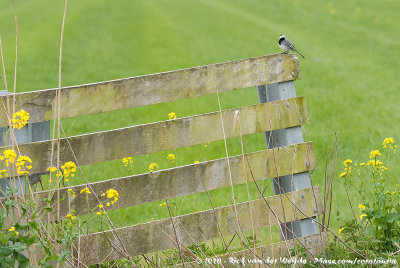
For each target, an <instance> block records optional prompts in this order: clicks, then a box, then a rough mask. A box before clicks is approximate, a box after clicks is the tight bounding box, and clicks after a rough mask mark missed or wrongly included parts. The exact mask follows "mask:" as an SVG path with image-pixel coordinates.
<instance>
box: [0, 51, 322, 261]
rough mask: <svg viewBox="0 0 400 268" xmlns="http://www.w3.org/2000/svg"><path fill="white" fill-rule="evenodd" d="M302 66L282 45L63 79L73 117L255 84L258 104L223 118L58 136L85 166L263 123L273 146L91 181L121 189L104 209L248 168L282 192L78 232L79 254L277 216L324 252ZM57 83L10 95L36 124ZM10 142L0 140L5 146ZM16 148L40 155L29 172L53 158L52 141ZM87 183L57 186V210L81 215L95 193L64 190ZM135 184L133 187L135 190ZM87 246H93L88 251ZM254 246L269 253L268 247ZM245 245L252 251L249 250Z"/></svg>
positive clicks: (96, 256) (222, 182) (233, 177)
mask: <svg viewBox="0 0 400 268" xmlns="http://www.w3.org/2000/svg"><path fill="white" fill-rule="evenodd" d="M298 74H299V62H298V59H297V58H296V57H295V56H293V55H291V54H276V55H269V56H262V57H257V58H251V59H245V60H239V61H232V62H226V63H220V64H213V65H207V66H201V67H196V68H190V69H184V70H178V71H172V72H166V73H159V74H153V75H146V76H139V77H133V78H127V79H120V80H114V81H107V82H101V83H95V84H88V85H82V86H74V87H66V88H62V89H61V91H60V94H61V102H62V111H61V117H62V118H69V117H75V116H82V115H87V114H94V113H101V112H108V111H114V110H119V109H124V108H131V107H138V106H143V105H150V104H156V103H161V102H168V101H173V100H178V99H184V98H191V97H196V96H201V95H207V94H215V93H217V91H218V92H223V91H230V90H235V89H240V88H247V87H253V86H258V91H259V95H260V102H261V103H260V104H257V105H251V106H245V107H238V108H235V109H230V110H224V111H222V117H221V114H220V112H219V111H218V112H213V113H207V114H202V115H196V116H190V117H185V118H178V119H175V120H168V121H162V122H156V123H150V124H144V125H136V126H131V127H126V128H121V129H114V130H110V131H102V132H97V133H91V134H85V135H79V136H73V137H66V138H63V139H61V143H60V147H61V150H60V157H61V162H66V161H74V162H75V161H77V162H78V163H79V164H80V165H87V164H93V163H98V162H104V161H110V160H115V159H120V158H122V157H126V156H134V155H142V154H148V153H153V152H158V151H164V150H169V149H175V148H180V147H185V146H190V145H196V144H202V143H205V142H209V141H217V140H222V139H224V134H225V137H226V138H233V137H238V136H240V135H241V134H242V135H248V134H254V133H259V132H265V133H266V142H267V149H266V150H263V151H259V152H252V153H247V154H246V158H245V157H243V156H242V155H238V156H231V157H229V158H223V159H216V160H210V161H206V162H201V163H198V164H193V165H187V166H180V167H176V168H172V169H167V170H160V171H155V172H152V173H146V174H139V175H132V176H128V177H122V178H114V179H109V180H105V181H101V182H96V183H91V184H90V186H91V189H92V190H93V191H94V192H95V193H97V194H100V193H103V192H105V190H107V189H109V188H113V189H116V190H117V191H118V192H119V193H120V198H119V201H118V202H117V203H115V204H114V205H113V206H111V207H110V208H107V209H117V208H123V207H128V206H134V205H139V204H143V203H148V202H153V201H157V200H165V199H169V198H174V197H179V196H185V195H189V194H195V193H200V192H205V191H209V190H214V189H219V188H223V187H231V186H234V185H240V184H244V183H246V182H251V183H253V178H252V177H251V176H249V174H250V170H251V172H252V174H253V176H254V180H255V181H258V180H264V179H267V178H272V179H273V181H274V187H275V194H276V195H274V196H270V197H266V198H260V199H257V200H249V201H248V202H244V203H240V204H235V205H232V206H227V207H218V208H215V209H213V210H208V211H200V212H196V213H192V214H188V215H182V216H178V217H173V218H171V219H165V220H159V221H152V222H148V223H144V224H137V225H133V226H128V227H124V228H119V229H116V234H118V237H119V239H117V238H116V234H115V233H114V232H113V231H106V232H101V233H92V234H89V235H88V236H82V237H81V239H80V246H79V249H80V250H81V252H80V255H79V256H80V258H81V260H82V261H83V262H84V263H86V264H95V263H99V262H102V261H110V260H116V259H120V258H122V257H123V256H122V255H121V254H120V252H118V251H117V250H116V249H115V247H113V246H112V243H115V244H116V245H120V243H121V242H122V243H123V245H124V246H125V248H126V251H127V253H128V254H129V255H139V254H146V253H151V252H155V251H160V250H165V249H169V248H173V247H176V246H177V245H179V244H182V245H190V244H193V243H199V242H202V241H206V240H210V239H214V238H219V237H221V236H229V235H235V234H239V233H241V232H245V231H250V230H252V228H256V229H258V228H262V227H267V226H271V225H277V224H280V226H281V228H282V238H283V239H291V238H295V237H294V236H297V237H301V236H306V237H307V236H309V235H313V236H310V240H309V241H313V242H314V241H317V242H318V243H317V244H315V245H313V246H310V245H309V244H307V247H309V246H310V247H311V248H312V249H313V252H318V250H319V249H321V248H322V247H321V246H320V244H321V243H323V241H324V236H320V235H321V234H319V231H318V228H317V225H316V224H315V223H313V221H312V219H313V218H315V217H317V216H318V215H319V214H321V213H322V205H321V197H320V193H319V189H318V188H311V183H310V179H309V177H308V172H309V171H310V170H312V169H314V168H315V158H314V154H313V148H312V144H311V143H310V142H304V141H303V138H302V135H301V125H302V124H305V123H307V122H308V114H307V109H306V104H305V98H304V97H296V96H295V91H294V85H293V80H295V79H296V78H298ZM265 85H267V86H265ZM269 87H270V88H269ZM56 91H57V90H56V89H49V90H40V91H33V92H26V93H18V94H16V95H15V96H14V97H15V105H16V110H18V109H24V110H26V111H28V112H29V113H30V114H31V120H30V124H31V126H32V125H34V124H42V122H46V121H48V120H51V119H52V118H53V113H54V107H55V102H56ZM5 100H6V97H5V96H0V102H1V101H5ZM237 112H239V113H240V118H241V120H240V124H241V125H240V128H241V130H242V133H241V134H240V132H239V127H236V128H234V129H233V124H234V120H233V118H234V114H235V113H237ZM221 118H222V121H221ZM222 123H223V124H222ZM236 124H238V123H236ZM222 125H223V126H224V129H222ZM0 126H7V117H6V116H5V114H3V113H1V114H0ZM299 131H300V133H299ZM16 132H17V134H18V131H16ZM0 133H1V132H0ZM177 137H179V138H177ZM28 141H31V140H28ZM24 142H26V141H24ZM4 149H5V148H4V147H3V148H0V153H2V151H3V150H4ZM19 151H20V153H21V154H24V155H29V156H30V157H31V158H32V160H33V162H34V163H35V165H34V166H33V169H32V171H33V172H43V171H45V170H46V169H47V167H49V165H50V152H51V141H49V140H43V141H37V142H29V143H21V144H19ZM245 159H246V160H245ZM228 164H229V167H228ZM229 171H230V172H229ZM246 175H247V176H246ZM85 187H87V185H78V186H72V187H69V188H62V189H61V190H60V193H61V196H63V197H65V198H64V201H63V202H62V203H61V207H60V209H61V211H60V214H61V216H65V215H66V214H68V212H69V211H70V210H71V209H72V210H75V211H76V213H77V214H78V215H81V214H84V213H85V211H87V210H88V208H94V207H96V206H97V205H98V201H97V199H96V198H94V196H93V195H88V199H86V198H84V197H82V196H80V195H78V196H77V197H76V198H72V197H71V196H70V195H68V194H67V190H68V189H72V190H73V191H75V192H79V191H80V190H81V189H83V188H85ZM132 189H135V193H137V194H135V195H131V194H130V193H131V191H132ZM48 196H49V192H46V191H45V192H36V193H34V197H35V199H36V200H37V201H38V202H40V200H43V199H44V198H45V197H48ZM250 219H253V222H252V221H251V220H250ZM171 238H173V239H171ZM110 241H111V243H110ZM177 241H178V242H177ZM306 241H307V239H306ZM282 245H283V244H282ZM88 247H90V250H87V248H88ZM257 249H259V250H260V251H261V252H263V250H265V246H262V247H260V248H256V249H255V250H257ZM242 253H243V254H245V255H246V254H248V253H249V252H247V253H246V252H242ZM242 253H240V254H242ZM252 256H254V253H252ZM222 257H223V258H225V257H226V256H225V257H224V256H222Z"/></svg>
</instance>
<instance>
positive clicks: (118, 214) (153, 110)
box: [0, 0, 400, 226]
mask: <svg viewBox="0 0 400 268" xmlns="http://www.w3.org/2000/svg"><path fill="white" fill-rule="evenodd" d="M63 5H64V3H63V1H50V0H44V1H34V0H21V1H17V3H16V14H17V16H18V22H19V41H18V42H19V43H18V44H19V45H18V72H17V85H16V88H17V91H18V92H21V91H31V90H38V89H46V88H54V87H57V83H58V82H57V81H58V55H59V39H60V28H61V20H62V15H63V7H64V6H63ZM398 8H399V2H398V1H397V0H381V1H371V0H370V1H361V0H357V1H345V0H339V1H331V2H329V3H328V2H325V1H317V0H312V1H302V0H296V1H289V0H282V1H277V2H267V1H262V0H254V1H244V0H242V1H239V0H195V1H184V0H159V1H156V0H146V1H144V0H142V1H139V0H135V1H105V0H96V1H95V0H87V1H71V0H70V1H69V5H68V11H67V19H66V26H65V36H64V46H63V52H64V53H63V71H62V85H63V86H69V85H77V84H83V83H91V82H98V81H104V80H111V79H118V78H125V77H130V76H137V75H143V74H150V73H156V72H163V71H169V70H175V69H182V68H187V67H193V66H199V65H205V64H211V63H217V62H224V61H230V60H236V59H243V58H249V57H255V56H261V55H267V54H274V53H277V52H280V49H279V47H278V45H277V39H278V36H279V35H280V34H282V33H283V34H285V35H286V37H288V38H289V39H291V40H292V41H293V42H294V44H295V45H296V48H297V49H298V50H299V51H300V52H301V53H302V54H303V55H304V56H305V57H306V58H305V59H300V64H301V72H300V75H301V79H300V80H298V81H296V89H297V94H298V95H299V96H300V95H303V96H306V98H307V106H308V111H309V116H310V124H309V125H307V126H306V138H307V140H310V141H313V144H314V149H315V154H316V157H317V158H319V157H321V156H323V152H324V148H325V146H326V145H332V144H333V140H334V133H335V132H336V131H338V132H339V142H338V151H339V157H338V160H339V163H338V172H340V171H341V170H342V161H343V160H344V159H346V158H352V159H360V160H361V158H362V159H363V160H366V159H367V158H368V153H369V151H370V150H372V149H375V148H378V147H380V146H381V142H382V140H383V139H384V138H386V137H393V138H394V139H395V140H398V138H399V133H400V124H399V123H398V122H399V120H400V105H399V100H400V90H399V89H400V82H399V79H398V71H399V70H400V61H399V60H398V59H399V57H400V52H399V49H398V48H399V44H400V33H399V31H398V28H399V25H400V17H399V16H398ZM0 34H1V38H2V43H3V53H4V56H5V65H6V73H7V82H8V88H9V89H10V90H11V89H12V88H13V75H14V74H13V70H14V59H15V26H14V9H13V8H12V2H11V1H1V2H0ZM257 101H258V99H257V93H256V89H255V88H250V89H243V90H237V91H234V92H229V93H225V94H221V102H222V108H223V109H226V108H232V107H237V106H241V105H246V104H253V103H257ZM217 109H218V103H217V99H216V96H215V95H212V96H205V97H200V98H197V99H192V100H184V101H176V102H171V103H167V104H159V105H152V106H148V107H142V108H135V109H129V110H124V111H118V112H113V113H104V114H100V115H91V116H85V117H81V118H73V119H68V120H63V127H64V128H65V130H66V132H67V134H68V135H77V134H82V133H89V132H94V131H101V130H108V129H113V128H119V127H124V126H129V125H134V124H140V123H147V122H155V121H160V120H166V119H167V114H168V113H169V112H171V111H174V112H176V114H177V115H178V117H183V116H188V115H193V114H199V113H205V112H210V111H215V110H217ZM247 142H248V144H249V145H248V150H249V151H255V150H259V149H263V148H264V147H265V146H264V143H263V136H262V135H253V136H252V137H249V138H248V139H247ZM228 147H229V152H230V154H238V153H240V144H239V141H238V140H232V141H229V143H228ZM174 153H175V154H176V156H177V164H179V165H181V164H188V163H193V162H194V161H195V160H200V161H202V160H206V159H215V158H219V157H223V156H224V148H223V143H222V142H215V143H212V144H209V145H208V146H207V147H205V146H204V145H198V146H193V147H191V148H184V149H179V150H176V151H174ZM164 156H165V154H154V155H149V156H140V157H136V158H135V160H134V168H133V172H135V173H139V172H146V171H147V169H148V165H149V163H151V162H153V161H154V162H158V163H160V166H161V168H166V167H168V166H167V162H166V161H165V157H164ZM323 161H324V160H322V162H321V164H320V165H319V167H318V169H317V170H316V171H315V172H314V173H313V181H314V184H315V185H318V186H321V187H322V186H323V181H324V178H323V176H324V163H323ZM84 171H85V174H86V176H87V177H88V178H90V180H91V181H98V180H104V179H107V178H112V177H119V176H123V175H128V174H130V173H131V172H130V171H128V170H127V169H124V168H123V167H122V164H121V162H120V161H119V160H118V161H113V162H110V163H106V164H102V165H100V164H99V165H92V166H88V167H84ZM392 175H393V183H398V180H399V179H398V176H399V172H398V171H392ZM75 183H82V180H81V179H80V178H79V177H78V178H77V179H76V181H75ZM266 183H270V182H269V181H267V182H266ZM236 190H237V192H238V194H239V195H240V198H239V199H240V200H245V199H246V192H245V188H244V187H237V189H236ZM252 193H254V194H255V190H254V189H253V190H252ZM229 196H230V189H224V190H221V191H218V192H213V201H214V202H215V205H221V204H229ZM345 198H346V197H345V194H344V192H343V186H342V181H341V179H339V176H337V179H336V184H335V191H334V203H335V206H334V209H335V211H341V210H344V209H346V210H347V203H346V202H345ZM182 200H183V206H182V208H181V209H179V212H180V213H187V212H191V211H193V210H199V209H207V208H210V204H209V202H208V199H207V197H206V196H205V195H202V194H200V195H196V196H191V197H187V198H185V199H178V200H176V203H178V204H180V203H179V202H182ZM158 204H159V203H157V204H149V205H143V206H139V207H137V208H129V209H123V210H120V211H115V212H113V213H111V214H112V218H113V219H114V220H115V222H116V225H117V226H123V225H127V224H132V223H137V222H144V221H148V220H150V219H152V218H162V217H165V216H166V215H164V213H165V212H163V211H162V210H161V209H160V208H159V206H158ZM194 204H195V205H196V208H193V206H194ZM333 215H335V214H333ZM333 224H335V223H334V222H333Z"/></svg>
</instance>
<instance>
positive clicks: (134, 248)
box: [80, 187, 322, 264]
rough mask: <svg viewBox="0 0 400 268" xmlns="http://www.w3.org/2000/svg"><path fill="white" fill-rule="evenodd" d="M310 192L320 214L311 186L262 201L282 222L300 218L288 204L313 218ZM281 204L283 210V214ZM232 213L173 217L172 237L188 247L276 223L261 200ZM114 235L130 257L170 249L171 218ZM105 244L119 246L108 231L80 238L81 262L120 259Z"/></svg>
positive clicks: (317, 194)
mask: <svg viewBox="0 0 400 268" xmlns="http://www.w3.org/2000/svg"><path fill="white" fill-rule="evenodd" d="M313 192H315V198H316V200H317V206H318V211H319V213H321V208H322V205H321V196H320V191H319V188H318V187H315V188H314V191H313V189H311V188H310V189H305V190H302V191H297V192H291V193H288V194H287V195H282V196H279V195H275V196H272V197H268V198H266V200H267V202H268V204H269V206H270V207H271V208H272V210H273V212H274V213H275V215H276V216H277V217H278V219H279V220H280V221H284V218H285V219H286V221H287V222H290V221H294V220H297V219H303V218H304V216H302V214H301V213H299V212H298V211H297V212H296V211H295V209H294V207H293V205H292V203H291V202H293V203H295V204H296V206H297V207H298V208H299V209H300V210H301V211H302V213H304V214H305V215H307V216H308V217H312V216H315V215H316V211H317V207H316V206H315V202H314V200H315V199H314V196H313ZM282 203H283V206H284V207H285V209H284V211H283V209H282ZM249 206H250V207H251V211H252V215H253V218H255V219H257V220H256V221H254V222H253V223H252V222H251V219H252V217H251V216H250V210H249ZM236 211H237V215H238V219H237V218H236V216H235V212H234V209H233V207H232V206H226V207H219V208H216V209H215V210H206V211H202V212H197V213H192V214H187V215H183V216H178V217H175V218H173V222H174V226H175V232H176V236H177V237H178V240H179V242H180V243H182V244H184V245H190V244H193V243H198V242H201V241H205V240H210V239H213V238H217V237H219V236H220V232H221V233H222V235H223V236H227V235H234V234H236V233H241V232H242V231H243V232H245V231H249V230H251V228H252V224H253V225H254V228H257V229H258V228H261V227H267V226H270V225H275V224H278V221H277V220H276V218H275V216H274V215H273V214H272V212H271V211H270V210H269V209H268V206H267V204H266V203H265V200H264V199H258V200H254V201H250V202H244V203H240V204H237V205H236ZM237 221H239V223H240V227H241V228H239V227H238V225H237ZM218 227H219V228H220V230H219V229H218ZM116 232H117V234H118V236H119V238H120V239H121V241H122V243H123V244H124V246H125V248H126V249H127V252H128V253H129V254H130V255H138V254H145V253H149V252H154V251H159V250H164V249H168V248H172V247H174V243H173V239H174V238H175V232H174V230H173V227H172V223H171V219H164V220H159V221H153V222H148V223H144V224H138V225H134V226H129V227H124V228H119V229H116ZM109 241H112V242H113V243H117V245H119V242H117V241H118V240H117V239H116V238H115V237H114V236H113V234H112V231H105V232H99V233H94V234H89V235H88V236H84V237H81V238H80V249H81V252H80V256H81V260H82V261H83V262H84V263H86V264H95V263H99V262H102V261H111V260H115V259H119V258H122V257H121V255H120V254H119V253H118V252H117V251H116V250H115V249H113V247H112V246H111V245H110V243H109Z"/></svg>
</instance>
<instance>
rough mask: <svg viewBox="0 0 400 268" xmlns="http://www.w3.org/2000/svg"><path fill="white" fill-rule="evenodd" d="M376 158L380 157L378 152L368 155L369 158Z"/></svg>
mask: <svg viewBox="0 0 400 268" xmlns="http://www.w3.org/2000/svg"><path fill="white" fill-rule="evenodd" d="M377 156H381V153H380V152H379V150H374V151H371V152H370V153H369V158H375V157H377Z"/></svg>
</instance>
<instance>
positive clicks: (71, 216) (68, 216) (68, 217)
mask: <svg viewBox="0 0 400 268" xmlns="http://www.w3.org/2000/svg"><path fill="white" fill-rule="evenodd" d="M66 217H67V219H71V220H75V219H76V216H74V215H72V214H68V215H67V216H66Z"/></svg>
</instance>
